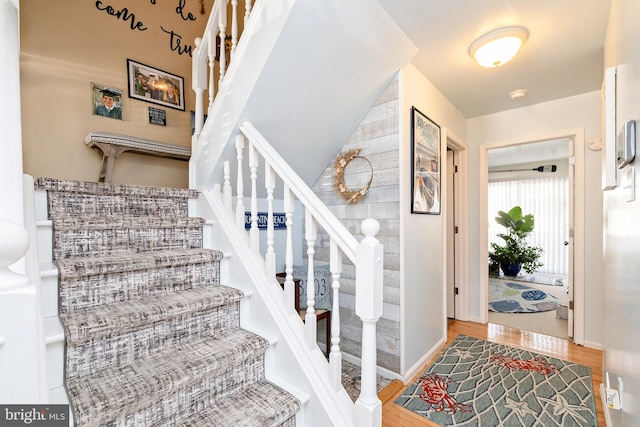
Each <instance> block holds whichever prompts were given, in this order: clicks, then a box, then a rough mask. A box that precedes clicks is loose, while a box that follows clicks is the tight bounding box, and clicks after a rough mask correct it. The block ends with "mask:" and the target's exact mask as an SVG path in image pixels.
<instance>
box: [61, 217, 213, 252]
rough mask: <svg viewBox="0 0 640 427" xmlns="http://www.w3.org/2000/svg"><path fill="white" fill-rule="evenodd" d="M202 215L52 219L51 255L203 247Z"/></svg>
mask: <svg viewBox="0 0 640 427" xmlns="http://www.w3.org/2000/svg"><path fill="white" fill-rule="evenodd" d="M204 223H205V221H204V220H203V219H202V218H191V217H175V218H174V217H144V216H143V217H132V216H125V217H113V218H106V217H80V218H74V217H61V218H54V219H53V236H54V246H53V258H54V259H55V260H58V259H61V258H74V257H96V256H107V255H118V254H129V253H140V252H158V251H163V250H179V249H189V248H200V247H202V227H203V226H204Z"/></svg>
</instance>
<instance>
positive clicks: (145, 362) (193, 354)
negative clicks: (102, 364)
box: [67, 329, 270, 426]
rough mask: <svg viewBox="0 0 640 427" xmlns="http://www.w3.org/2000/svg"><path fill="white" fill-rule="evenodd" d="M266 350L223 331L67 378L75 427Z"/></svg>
mask: <svg viewBox="0 0 640 427" xmlns="http://www.w3.org/2000/svg"><path fill="white" fill-rule="evenodd" d="M267 346H268V342H267V341H266V340H265V339H264V338H261V337H260V336H258V335H255V334H253V333H251V332H248V331H245V330H242V329H233V330H224V331H220V332H218V333H216V334H215V336H211V337H208V338H206V339H202V340H199V341H195V342H192V343H188V344H183V345H181V346H178V347H170V348H167V349H165V350H164V351H163V352H161V353H156V354H154V355H152V356H148V357H145V358H140V359H138V360H136V361H135V362H133V363H131V364H128V365H123V366H121V367H118V368H114V369H106V370H103V371H100V372H98V373H95V374H92V375H89V376H83V377H78V378H68V379H67V390H68V392H69V395H70V396H71V398H72V402H73V409H74V415H75V416H76V419H77V421H78V425H82V426H84V425H102V424H103V423H105V422H107V421H109V420H113V419H115V418H116V417H118V416H121V415H122V414H129V413H133V412H135V411H137V410H139V409H141V408H145V407H147V406H149V405H152V404H153V402H155V401H157V400H161V399H163V398H165V397H168V396H170V395H172V394H173V393H181V392H184V390H188V389H189V387H190V385H191V384H193V383H195V382H197V381H200V380H201V379H202V378H215V377H217V376H219V375H222V373H223V372H225V371H226V370H228V369H230V368H231V367H233V366H239V365H241V364H242V363H243V362H244V361H245V360H248V359H255V358H257V357H261V355H262V354H264V351H265V350H266V348H267ZM249 387H250V386H249ZM266 397H268V396H263V398H266ZM268 400H270V398H269V399H268Z"/></svg>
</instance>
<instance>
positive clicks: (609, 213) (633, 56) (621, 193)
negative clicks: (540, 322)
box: [603, 0, 640, 426]
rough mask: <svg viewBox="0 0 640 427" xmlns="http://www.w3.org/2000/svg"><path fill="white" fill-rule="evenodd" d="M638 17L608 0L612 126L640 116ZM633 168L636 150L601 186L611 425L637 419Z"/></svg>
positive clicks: (639, 172) (639, 343)
mask: <svg viewBox="0 0 640 427" xmlns="http://www.w3.org/2000/svg"><path fill="white" fill-rule="evenodd" d="M639 20H640V2H637V1H633V0H632V1H629V0H613V1H612V6H611V13H610V15H609V26H608V31H607V41H606V45H605V65H606V66H617V70H618V74H617V103H616V110H617V111H616V114H617V117H616V129H620V128H621V126H622V125H623V123H624V122H625V121H626V120H629V119H634V120H638V119H640V102H639V101H638V100H639V99H640V50H638V40H639V39H640V27H639V26H638V21H639ZM638 149H639V147H638V143H637V141H636V152H638ZM632 169H635V175H636V177H637V176H640V161H638V157H637V156H636V160H635V162H634V163H632V164H631V165H629V166H626V167H625V168H624V169H622V170H618V179H617V184H618V186H617V187H616V188H615V189H613V190H610V191H607V192H605V208H604V215H605V228H604V239H605V269H604V270H605V275H604V316H603V317H604V331H605V333H604V371H605V372H609V374H610V379H611V385H612V387H613V388H615V389H618V388H619V386H618V381H617V379H618V377H620V378H622V380H623V382H624V392H623V394H622V406H623V411H622V412H618V411H609V412H610V414H609V415H610V419H609V420H608V425H611V426H623V425H624V426H632V425H633V426H637V425H640V368H638V367H639V366H640V330H639V329H638V325H640V286H639V283H638V282H639V279H638V277H640V263H639V262H638V260H640V240H639V239H640V202H638V197H640V193H639V192H638V186H637V184H634V187H635V192H636V200H635V201H633V202H627V200H626V199H627V195H628V191H629V189H625V188H624V185H625V180H624V179H623V176H626V174H627V173H628V172H630V171H631V170H632ZM636 179H637V178H636ZM603 377H604V374H603Z"/></svg>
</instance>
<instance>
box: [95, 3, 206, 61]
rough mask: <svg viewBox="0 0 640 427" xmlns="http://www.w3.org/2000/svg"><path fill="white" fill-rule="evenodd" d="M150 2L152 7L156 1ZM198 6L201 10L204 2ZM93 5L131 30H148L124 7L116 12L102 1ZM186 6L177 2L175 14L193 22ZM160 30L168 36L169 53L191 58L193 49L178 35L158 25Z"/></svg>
mask: <svg viewBox="0 0 640 427" xmlns="http://www.w3.org/2000/svg"><path fill="white" fill-rule="evenodd" d="M150 2H151V4H152V5H156V3H157V0H150ZM200 4H201V6H202V8H204V2H203V1H202V0H200ZM95 5H96V9H98V10H99V11H102V12H105V13H106V14H107V15H109V16H113V17H115V18H116V19H119V20H122V21H124V22H128V23H129V26H130V29H131V30H139V31H146V30H147V29H148V28H147V27H146V26H145V25H144V23H143V22H142V20H139V19H137V18H136V15H135V14H134V13H132V12H131V11H129V9H127V8H126V7H123V8H122V9H120V10H118V9H116V8H114V7H113V6H111V5H108V4H104V3H103V1H102V0H97V1H96V3H95ZM186 6H187V0H177V6H176V8H175V12H176V14H177V15H179V16H180V18H182V20H183V21H189V22H193V21H195V20H196V19H197V18H196V17H195V16H194V15H193V14H192V13H191V12H187V11H186V10H185V8H186ZM160 29H161V30H162V31H163V32H164V33H165V34H168V35H169V49H171V51H173V52H177V53H178V55H184V54H187V55H189V56H192V53H193V49H194V47H193V46H192V45H190V44H186V43H184V42H183V40H182V36H181V35H180V34H179V33H177V32H175V31H173V30H167V29H165V27H164V26H162V25H160Z"/></svg>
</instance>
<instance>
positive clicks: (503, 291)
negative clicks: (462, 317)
mask: <svg viewBox="0 0 640 427" xmlns="http://www.w3.org/2000/svg"><path fill="white" fill-rule="evenodd" d="M559 305H560V303H559V301H558V298H556V297H555V296H553V295H550V294H548V293H546V292H544V291H541V290H539V289H536V288H532V287H529V286H525V285H522V284H520V283H513V282H505V281H503V280H497V279H489V311H496V312H498V313H538V312H541V311H550V310H555V309H556V308H557V307H558V306H559Z"/></svg>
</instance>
